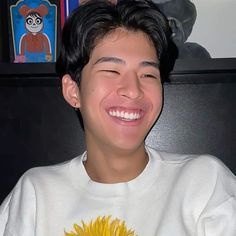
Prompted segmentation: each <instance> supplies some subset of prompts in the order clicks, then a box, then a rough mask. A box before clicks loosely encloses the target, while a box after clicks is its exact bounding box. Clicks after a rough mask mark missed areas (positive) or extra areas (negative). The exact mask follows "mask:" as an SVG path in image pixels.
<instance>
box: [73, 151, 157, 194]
mask: <svg viewBox="0 0 236 236" xmlns="http://www.w3.org/2000/svg"><path fill="white" fill-rule="evenodd" d="M145 148H146V152H147V154H148V158H149V160H148V163H147V165H146V167H145V168H144V170H143V171H142V172H141V173H140V174H139V175H138V176H137V177H136V178H134V179H132V180H130V181H128V182H121V183H115V184H104V183H98V182H95V181H93V180H91V179H90V177H89V176H88V174H87V171H86V169H85V167H84V165H83V161H84V160H85V159H86V152H84V153H83V154H82V155H81V156H79V157H78V158H75V159H74V160H73V161H72V163H71V170H70V173H71V179H72V182H73V185H74V186H75V187H76V188H82V189H83V190H84V191H87V192H88V193H89V194H90V195H96V196H98V197H99V196H100V197H119V196H125V195H130V194H131V193H136V194H142V192H145V190H146V189H148V188H149V187H150V186H152V185H153V183H154V182H155V181H156V180H157V178H158V175H159V174H158V173H159V171H158V169H159V164H158V162H159V161H158V160H160V159H161V158H160V156H159V155H156V154H157V153H156V154H155V157H154V152H156V151H155V150H153V149H151V148H149V147H145Z"/></svg>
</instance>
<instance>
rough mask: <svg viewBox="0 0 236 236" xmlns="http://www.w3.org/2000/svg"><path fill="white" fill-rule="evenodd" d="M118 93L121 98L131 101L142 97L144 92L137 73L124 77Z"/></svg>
mask: <svg viewBox="0 0 236 236" xmlns="http://www.w3.org/2000/svg"><path fill="white" fill-rule="evenodd" d="M117 93H118V95H119V96H123V97H126V98H129V99H138V98H140V97H142V95H143V90H142V85H141V83H140V81H139V78H138V76H137V75H136V74H135V73H127V74H126V75H124V76H123V78H122V79H121V82H120V86H119V88H118V90H117Z"/></svg>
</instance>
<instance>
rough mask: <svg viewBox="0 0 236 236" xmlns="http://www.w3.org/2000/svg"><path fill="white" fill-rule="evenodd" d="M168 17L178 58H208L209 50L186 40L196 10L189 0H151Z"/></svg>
mask: <svg viewBox="0 0 236 236" xmlns="http://www.w3.org/2000/svg"><path fill="white" fill-rule="evenodd" d="M153 1H154V2H155V3H157V4H158V6H159V8H160V10H161V11H162V13H163V14H164V15H165V16H166V17H167V18H168V20H169V24H170V27H171V29H172V38H173V41H174V43H175V44H176V46H177V48H178V58H179V59H184V58H185V59H186V58H188V59H190V58H193V59H194V58H195V59H197V58H210V57H211V56H210V54H209V52H208V51H207V50H206V49H205V48H204V47H202V46H201V45H199V44H198V43H196V42H186V41H187V39H188V37H189V36H190V34H191V32H192V29H193V26H194V23H195V20H196V18H197V10H196V7H195V5H194V4H193V3H192V2H191V1H189V0H153Z"/></svg>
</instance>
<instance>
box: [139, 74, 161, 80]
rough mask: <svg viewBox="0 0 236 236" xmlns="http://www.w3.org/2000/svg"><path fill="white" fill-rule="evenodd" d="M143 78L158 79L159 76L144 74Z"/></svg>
mask: <svg viewBox="0 0 236 236" xmlns="http://www.w3.org/2000/svg"><path fill="white" fill-rule="evenodd" d="M141 78H150V79H158V76H156V75H153V74H142V75H141Z"/></svg>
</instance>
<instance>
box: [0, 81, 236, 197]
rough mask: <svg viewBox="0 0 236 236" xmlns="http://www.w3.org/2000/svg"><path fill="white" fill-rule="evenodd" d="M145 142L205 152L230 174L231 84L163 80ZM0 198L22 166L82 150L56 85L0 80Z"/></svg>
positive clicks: (235, 150) (235, 101)
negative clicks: (156, 116)
mask: <svg viewBox="0 0 236 236" xmlns="http://www.w3.org/2000/svg"><path fill="white" fill-rule="evenodd" d="M164 87H165V105H164V109H163V114H162V116H161V118H160V120H159V121H158V122H157V124H156V125H155V126H154V128H153V130H152V132H151V133H150V134H149V136H148V138H147V142H148V144H149V145H150V146H153V147H156V148H158V149H161V150H166V151H170V152H178V153H200V154H202V153H210V154H212V155H216V156H218V157H219V158H220V159H222V161H223V162H224V163H225V164H226V165H227V166H229V168H230V169H231V170H232V171H233V172H234V173H236V159H235V156H236V145H235V144H236V142H235V140H236V124H235V120H236V113H235V108H236V83H233V82H227V83H198V84H196V83H167V84H165V86H164ZM0 143H1V149H0V160H1V167H0V168H1V169H0V201H1V200H3V198H4V197H5V196H6V195H7V194H8V193H9V191H10V190H11V189H12V188H13V186H14V185H15V183H16V181H17V180H18V178H19V177H20V176H21V175H22V173H23V172H25V171H26V170H27V169H29V168H31V167H34V166H40V165H49V164H54V163H58V162H63V161H65V160H68V159H71V158H73V157H74V156H76V155H78V154H79V153H81V152H82V151H83V150H84V149H85V146H84V141H83V132H82V130H81V128H80V125H79V122H78V118H77V115H76V113H75V111H74V110H73V109H72V108H71V107H69V105H67V104H66V102H65V101H64V100H63V98H62V95H61V89H60V88H59V86H57V85H50V86H49V85H41V86H39V85H37V86H32V85H27V86H25V85H24V86H22V85H20V84H15V85H14V83H13V85H12V84H11V85H6V84H5V85H1V83H0Z"/></svg>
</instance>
